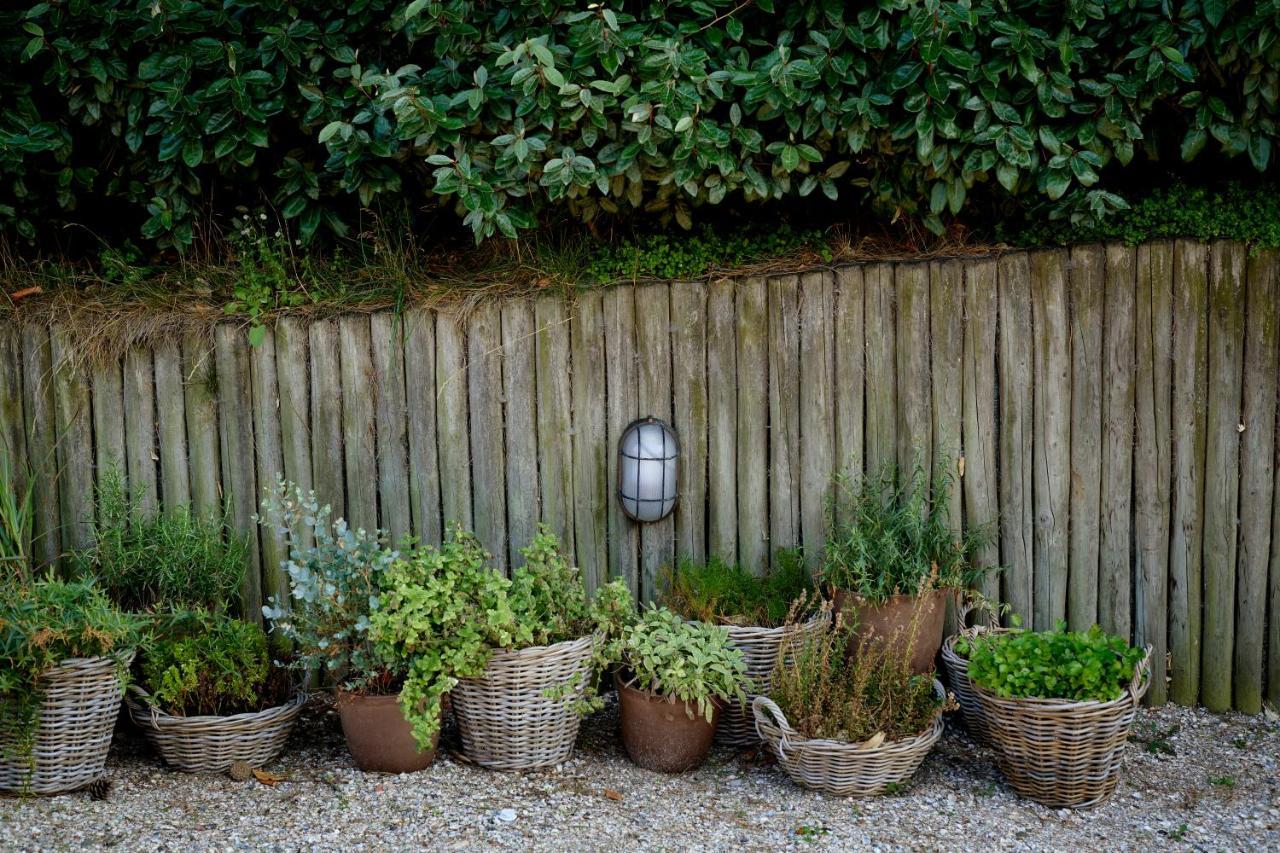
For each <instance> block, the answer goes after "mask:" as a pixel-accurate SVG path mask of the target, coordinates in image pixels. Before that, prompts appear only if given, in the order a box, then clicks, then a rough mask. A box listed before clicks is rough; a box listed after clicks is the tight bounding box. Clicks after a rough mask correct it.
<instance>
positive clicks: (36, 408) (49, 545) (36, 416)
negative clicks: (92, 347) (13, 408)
mask: <svg viewBox="0 0 1280 853" xmlns="http://www.w3.org/2000/svg"><path fill="white" fill-rule="evenodd" d="M148 355H149V354H148ZM22 372H23V373H22V413H23V416H24V417H25V419H26V424H25V427H26V445H27V464H28V465H29V466H30V468H29V470H30V474H31V516H32V518H31V522H32V523H31V559H32V564H33V565H34V566H41V565H45V564H51V563H53V562H55V561H56V560H57V559H58V558H59V555H61V554H62V534H61V527H62V522H61V519H60V518H59V512H58V455H57V447H56V443H57V435H56V432H55V430H56V424H55V423H54V406H53V356H52V353H51V352H50V344H49V330H48V328H46V327H45V326H40V325H36V324H34V323H33V324H29V325H27V326H24V327H23V328H22ZM146 390H147V399H148V400H150V398H151V397H150V393H151V387H150V384H148V386H147V389H146ZM153 471H154V469H153ZM152 491H153V492H154V489H152Z"/></svg>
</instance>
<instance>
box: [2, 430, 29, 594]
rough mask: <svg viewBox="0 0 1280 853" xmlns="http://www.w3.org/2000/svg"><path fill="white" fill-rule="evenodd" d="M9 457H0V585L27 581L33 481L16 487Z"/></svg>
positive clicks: (15, 473) (16, 481)
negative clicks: (21, 486)
mask: <svg viewBox="0 0 1280 853" xmlns="http://www.w3.org/2000/svg"><path fill="white" fill-rule="evenodd" d="M11 465H12V463H10V461H9V457H8V456H7V455H6V456H3V457H0V584H4V583H5V582H9V581H20V580H27V579H28V576H29V575H30V573H31V555H30V554H29V553H28V547H29V544H30V542H31V523H32V520H33V519H34V516H33V515H32V514H31V489H32V484H33V483H34V480H32V479H31V478H30V477H28V478H27V484H26V486H25V487H24V488H19V487H18V478H17V476H16V475H17V472H16V471H14V469H13V468H12V467H11Z"/></svg>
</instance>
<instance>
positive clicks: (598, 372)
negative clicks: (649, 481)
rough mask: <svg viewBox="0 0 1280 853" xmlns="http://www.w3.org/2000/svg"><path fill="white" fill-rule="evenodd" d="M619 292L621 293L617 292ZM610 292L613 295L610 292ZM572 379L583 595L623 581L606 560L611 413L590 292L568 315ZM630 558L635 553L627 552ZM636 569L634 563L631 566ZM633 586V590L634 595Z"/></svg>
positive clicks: (597, 298)
mask: <svg viewBox="0 0 1280 853" xmlns="http://www.w3.org/2000/svg"><path fill="white" fill-rule="evenodd" d="M619 289H621V288H619ZM610 292H612V291H610ZM570 319H571V323H570V331H571V332H572V339H571V350H570V351H571V354H572V359H573V363H572V379H573V386H572V387H573V532H574V539H575V542H574V549H575V551H576V552H577V557H578V565H579V566H581V567H582V576H583V581H584V583H585V584H586V586H587V589H589V590H594V589H595V588H596V587H598V586H599V585H600V584H602V583H604V582H605V581H607V580H609V579H610V577H611V576H612V577H622V578H625V579H626V580H627V581H628V583H631V582H632V581H633V579H634V575H629V574H623V569H622V568H621V567H620V566H619V564H618V563H616V562H613V561H612V560H611V559H610V556H611V554H612V553H613V552H612V550H611V548H612V545H613V543H612V542H611V540H610V538H609V534H610V531H611V528H612V525H613V523H614V518H613V513H614V512H615V511H616V509H617V500H616V499H615V498H614V492H611V491H610V487H611V486H613V485H615V480H614V477H615V475H614V474H613V473H611V472H612V471H613V466H614V461H613V457H612V453H611V451H612V446H611V445H609V443H608V442H609V435H610V432H609V423H610V421H609V418H610V417H611V415H610V413H609V411H607V410H606V408H605V406H603V405H601V402H600V401H601V400H604V399H605V389H606V387H607V385H606V382H607V379H606V365H605V355H606V352H607V349H606V345H605V325H606V322H607V321H606V314H605V310H604V299H603V297H602V296H601V294H600V292H599V291H596V290H593V291H588V292H586V293H581V294H579V295H578V298H577V301H576V302H575V303H574V305H573V306H572V307H571V311H570ZM631 554H632V555H633V557H634V554H635V551H634V549H633V550H632V551H631ZM632 565H634V563H633V564H632ZM634 588H635V587H634V586H633V587H632V589H633V590H634Z"/></svg>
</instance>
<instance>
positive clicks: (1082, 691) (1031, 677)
mask: <svg viewBox="0 0 1280 853" xmlns="http://www.w3.org/2000/svg"><path fill="white" fill-rule="evenodd" d="M956 651H957V652H958V653H959V654H961V655H964V656H966V657H968V658H969V677H970V678H972V679H973V681H974V683H975V684H980V685H982V686H983V687H985V688H987V689H988V690H991V691H993V692H994V693H995V694H996V695H997V696H1004V697H1013V698H1041V699H1069V700H1073V701H1085V700H1094V701H1098V702H1109V701H1111V700H1112V699H1115V698H1117V697H1119V696H1120V694H1121V693H1122V692H1123V691H1124V689H1125V688H1126V687H1128V686H1129V683H1130V682H1131V681H1132V680H1133V672H1134V668H1135V667H1136V666H1137V665H1138V663H1139V662H1140V661H1141V660H1142V657H1143V654H1144V653H1143V651H1142V649H1136V648H1131V647H1130V646H1129V644H1128V643H1127V642H1126V641H1125V640H1124V639H1123V638H1121V637H1113V636H1110V635H1108V634H1105V633H1103V631H1102V629H1101V628H1099V627H1098V626H1097V625H1094V626H1093V627H1092V628H1090V629H1089V630H1088V631H1085V632H1078V631H1074V632H1068V631H1067V630H1066V625H1065V623H1059V625H1058V629H1057V630H1056V631H1016V632H1014V633H1010V634H979V635H978V636H977V637H975V638H972V639H968V638H961V639H960V640H958V641H956Z"/></svg>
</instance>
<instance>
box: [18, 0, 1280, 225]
mask: <svg viewBox="0 0 1280 853" xmlns="http://www.w3.org/2000/svg"><path fill="white" fill-rule="evenodd" d="M1278 32H1280V0H1261V2H1256V3H1236V4H1227V3H1223V2H1197V3H1185V4H1180V5H1178V6H1176V7H1171V6H1170V5H1169V4H1167V3H1164V2H1162V0H1095V1H1094V2H1088V3H1084V2H1076V3H1069V4H1061V3H1048V2H1043V0H1016V2H1010V3H1004V4H992V3H976V4H975V3H967V2H941V0H927V2H916V1H915V0H880V2H877V3H864V4H841V3H833V2H828V0H798V2H791V3H777V2H776V0H755V2H754V3H745V4H744V3H738V2H736V0H671V1H670V2H664V3H629V4H622V3H606V4H596V5H593V6H589V7H581V6H580V5H576V4H565V3H562V2H556V0H512V2H507V3H503V4H499V5H496V6H494V5H484V4H478V3H476V2H474V0H413V2H410V3H408V4H404V3H401V2H391V0H363V2H359V3H356V4H351V3H339V2H335V0H315V2H310V3H305V4H296V3H286V2H282V0H226V2H222V3H201V2H195V0H164V2H158V3H156V2H149V1H148V2H142V0H92V1H91V0H67V2H58V3H51V2H38V3H37V2H29V3H26V4H11V5H10V6H9V7H6V9H5V10H4V11H3V12H0V62H3V66H4V67H5V68H7V69H10V70H11V71H12V72H14V73H10V74H6V75H5V76H4V78H3V80H0V103H2V104H4V107H3V109H2V110H0V221H3V222H4V223H6V224H7V227H8V229H11V230H15V231H17V232H18V233H20V234H26V235H32V234H34V233H35V232H36V227H37V226H36V223H48V226H49V227H50V228H53V227H56V225H58V224H59V223H60V221H63V220H65V219H67V218H70V217H73V216H74V217H81V218H84V217H95V216H96V218H97V223H95V224H100V223H107V224H111V223H113V222H114V219H113V217H114V218H118V217H119V216H120V215H121V208H122V207H123V208H124V209H125V210H126V211H127V210H128V209H130V208H132V209H133V210H135V211H136V213H137V219H139V220H141V222H142V225H141V228H140V232H141V234H142V235H143V236H144V237H146V238H148V239H152V240H155V241H157V242H159V243H160V244H161V245H162V246H163V245H177V246H184V245H188V244H190V243H191V242H192V241H193V240H194V239H195V237H196V229H195V223H196V222H197V221H198V220H199V218H200V216H201V214H202V212H203V211H202V209H203V208H204V207H205V205H206V204H207V203H208V202H209V201H210V200H213V199H216V200H217V201H218V203H219V204H221V205H226V206H227V208H230V207H231V206H232V205H235V204H244V203H254V202H256V201H257V200H258V198H259V197H260V196H264V197H265V198H266V200H267V201H269V202H270V203H271V204H273V205H274V206H275V207H276V208H277V209H278V210H279V211H280V213H281V215H282V216H283V217H284V218H285V219H286V220H288V221H291V222H296V223H297V228H298V232H299V233H300V234H301V235H302V236H303V237H304V238H309V237H311V236H312V235H313V234H314V233H315V232H316V231H317V229H319V228H321V227H325V228H328V229H333V230H335V231H342V230H344V229H346V228H349V227H350V226H351V225H352V224H353V222H354V221H355V218H356V216H357V214H358V208H359V207H360V206H367V205H373V204H374V203H375V202H376V201H377V200H378V199H393V200H395V199H401V198H408V199H410V200H414V199H417V198H420V197H422V196H424V195H430V196H434V197H435V198H437V199H440V200H446V201H448V202H452V203H455V204H456V206H457V208H458V209H459V211H460V212H461V213H462V214H463V215H464V216H465V221H466V224H467V225H468V226H469V227H471V228H472V229H474V231H475V233H476V234H477V235H478V236H489V235H492V234H495V233H503V234H508V235H511V234H514V233H516V232H517V230H518V229H521V228H526V227H529V226H531V225H533V224H534V222H535V219H536V217H537V216H538V215H539V214H541V213H542V212H543V211H544V210H546V209H547V208H548V207H552V206H555V207H562V208H568V210H569V211H571V212H572V213H574V214H576V215H577V216H579V217H582V218H584V219H591V218H593V217H596V216H598V215H601V214H612V213H614V212H615V211H619V212H621V211H644V212H646V213H647V214H650V215H654V216H657V217H659V218H662V219H664V220H670V219H674V220H675V221H677V222H679V223H681V224H684V225H686V226H687V225H688V224H689V223H690V221H691V218H692V215H693V208H694V207H696V206H698V205H705V204H724V203H730V204H734V205H738V204H741V203H742V202H744V201H745V202H752V201H767V200H777V199H781V198H784V197H808V196H812V195H814V194H815V193H822V194H823V195H825V196H827V197H831V198H835V197H837V196H839V195H840V194H841V193H847V192H849V191H850V190H853V191H854V192H856V193H859V194H861V195H864V196H865V197H867V198H869V199H870V200H871V201H872V202H873V203H874V204H875V205H876V206H877V207H878V208H879V209H880V210H881V211H882V213H883V214H884V215H885V216H886V217H889V216H894V217H897V216H902V215H906V216H914V217H917V218H919V219H922V220H923V221H924V222H925V224H927V225H928V226H929V227H931V228H934V229H937V228H940V227H942V224H943V219H944V217H947V216H950V215H954V214H957V213H959V212H961V211H963V210H964V209H965V208H966V206H968V205H969V204H971V203H972V200H973V198H974V197H975V196H980V195H985V194H991V195H999V194H1002V193H1007V194H1009V195H1013V196H1027V197H1031V198H1033V199H1048V200H1050V201H1052V202H1053V203H1054V204H1055V207H1056V209H1057V211H1058V213H1059V214H1061V215H1063V216H1075V217H1080V216H1084V217H1089V216H1097V215H1099V214H1103V213H1105V212H1107V211H1109V210H1113V209H1116V208H1119V207H1122V206H1123V204H1124V202H1123V201H1122V199H1120V198H1119V197H1118V196H1117V195H1116V194H1115V193H1114V192H1111V191H1110V190H1108V189H1107V188H1106V186H1107V184H1106V182H1105V181H1104V178H1105V177H1106V175H1107V169H1108V167H1109V166H1110V165H1111V164H1112V163H1117V164H1120V165H1125V164H1128V163H1130V162H1131V161H1132V160H1134V159H1155V158H1157V157H1159V158H1161V159H1177V158H1182V159H1183V160H1188V161H1189V160H1193V159H1195V158H1197V157H1199V156H1202V152H1204V151H1205V150H1214V151H1216V152H1219V153H1221V154H1223V155H1225V156H1228V157H1241V158H1245V157H1247V158H1248V161H1249V162H1251V163H1252V164H1253V166H1254V167H1255V168H1256V169H1258V170H1263V169H1266V168H1268V167H1269V165H1270V164H1271V163H1272V148H1273V147H1274V145H1275V142H1276V135H1277V121H1276V119H1277V112H1278V111H1280V103H1278V102H1280V82H1278V79H1277V70H1276V68H1277V52H1278V51H1280V39H1277V33H1278ZM410 203H411V204H412V203H413V202H412V201H411V202H410Z"/></svg>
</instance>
